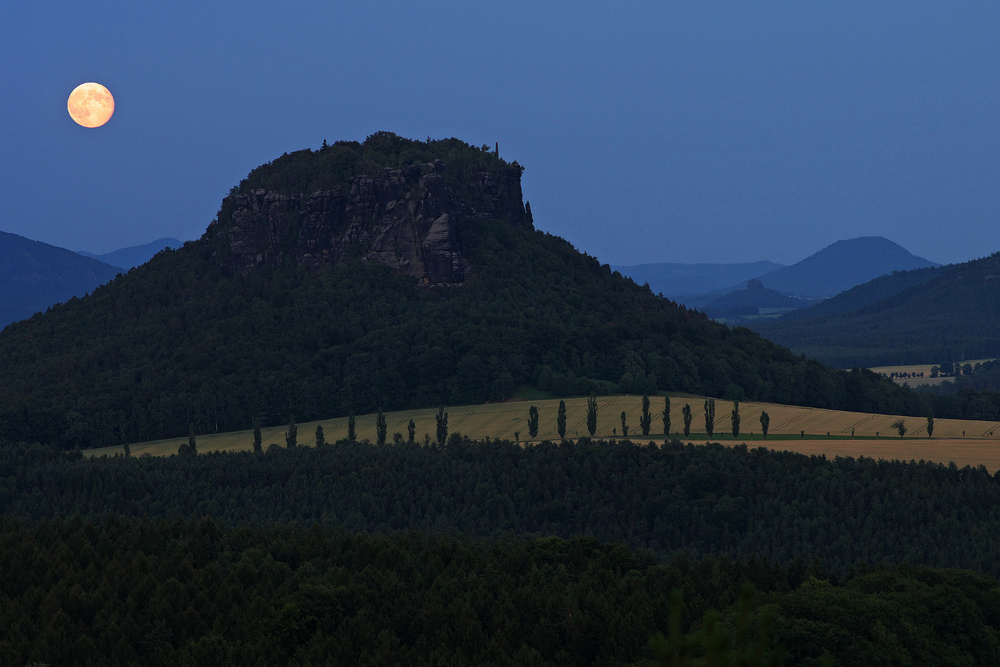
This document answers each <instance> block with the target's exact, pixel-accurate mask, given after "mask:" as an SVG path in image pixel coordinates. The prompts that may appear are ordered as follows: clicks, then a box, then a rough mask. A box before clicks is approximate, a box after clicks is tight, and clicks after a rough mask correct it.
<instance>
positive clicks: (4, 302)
mask: <svg viewBox="0 0 1000 667" xmlns="http://www.w3.org/2000/svg"><path fill="white" fill-rule="evenodd" d="M120 271H121V269H119V268H118V267H116V266H111V265H109V264H106V263H104V262H101V261H99V260H96V259H93V258H90V257H82V256H80V255H78V254H77V253H75V252H73V251H72V250H66V249H65V248H59V247H56V246H53V245H49V244H48V243H42V242H41V241H32V240H31V239H27V238H25V237H23V236H18V235H17V234H9V233H7V232H0V281H2V282H0V285H2V287H0V327H4V326H7V325H8V324H10V323H11V322H16V321H18V320H23V319H25V318H27V317H30V316H31V315H33V314H35V313H37V312H40V311H44V310H45V309H46V308H48V307H49V306H52V305H54V304H57V303H61V302H63V301H66V300H68V299H70V298H72V297H74V296H83V295H84V294H86V293H88V292H91V291H93V290H94V288H96V287H97V286H99V285H103V284H104V283H106V282H108V281H109V280H111V279H112V278H114V277H115V275H116V274H118V273H119V272H120Z"/></svg>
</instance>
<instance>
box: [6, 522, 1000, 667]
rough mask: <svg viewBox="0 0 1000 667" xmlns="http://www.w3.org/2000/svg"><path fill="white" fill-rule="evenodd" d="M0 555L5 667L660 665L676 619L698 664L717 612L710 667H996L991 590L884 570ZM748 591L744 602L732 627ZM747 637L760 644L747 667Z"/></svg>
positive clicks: (204, 550)
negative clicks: (655, 643) (776, 659)
mask: <svg viewBox="0 0 1000 667" xmlns="http://www.w3.org/2000/svg"><path fill="white" fill-rule="evenodd" d="M0 546H2V549H0V554H2V556H0V624H2V626H3V627H4V629H5V631H4V633H3V636H2V637H0V662H2V663H3V664H5V665H26V664H58V665H64V666H66V667H74V666H76V665H81V666H84V665H95V664H109V663H110V664H119V665H125V664H154V665H163V666H168V665H248V666H257V665H260V666H261V667H263V666H265V665H267V666H269V667H271V666H280V665H329V664H342V665H361V666H363V665H388V664H393V665H398V664H406V665H427V666H431V665H435V666H436V665H454V666H456V667H460V666H464V665H497V666H499V665H510V664H518V665H538V666H540V667H546V666H549V665H552V666H555V665H587V664H602V665H613V666H617V665H621V666H623V667H624V666H626V665H636V664H639V665H653V664H669V663H654V662H653V661H652V660H651V658H652V657H653V653H652V652H651V651H650V649H649V648H648V646H649V641H650V638H651V637H652V636H653V634H654V633H662V634H664V635H671V630H670V618H671V611H672V610H673V609H675V608H676V609H677V610H678V611H680V612H681V613H680V618H679V621H680V625H679V628H678V629H676V630H675V631H674V633H673V635H672V637H674V638H675V639H676V640H680V641H677V642H676V643H675V645H679V646H678V648H680V651H681V654H682V655H683V654H687V655H692V654H693V655H696V656H703V655H705V654H706V647H705V645H706V644H709V643H710V642H707V641H706V640H705V638H704V634H703V632H702V630H703V629H704V628H705V627H707V624H703V622H702V619H703V618H705V619H712V618H714V617H715V616H717V615H715V614H712V615H709V614H708V613H707V612H709V611H710V610H718V611H721V612H722V616H721V618H720V619H719V620H720V621H721V622H720V623H719V626H721V627H716V632H715V633H713V639H712V642H711V645H712V648H714V649H715V651H716V654H718V653H717V652H718V650H719V648H720V643H721V644H722V646H726V645H728V644H730V641H732V640H730V641H726V642H720V641H719V639H720V638H722V637H735V636H737V632H735V631H734V629H735V627H738V624H739V623H740V621H741V619H742V620H743V621H744V622H747V621H748V623H746V624H747V626H748V627H749V629H750V630H751V632H752V633H753V639H752V640H748V641H745V643H744V649H745V655H746V658H747V659H748V662H744V663H741V664H747V665H760V664H764V663H763V662H762V660H761V658H763V657H765V656H767V655H768V654H771V653H772V651H771V650H770V649H771V647H775V646H783V647H785V650H784V653H785V654H786V655H787V657H788V660H787V662H786V663H784V664H787V665H790V666H802V667H815V666H816V665H817V664H819V660H818V659H819V658H820V657H821V656H824V655H826V656H830V657H833V658H835V659H836V661H837V664H840V665H870V664H893V665H895V664H915V665H931V664H933V665H956V666H958V665H973V664H974V665H977V666H979V667H992V666H995V665H997V664H1000V659H998V656H1000V642H998V639H997V633H998V629H1000V615H998V613H997V609H998V608H1000V592H998V590H997V588H996V584H995V582H994V581H991V580H989V579H986V578H984V577H981V576H977V575H974V574H972V573H970V572H961V571H955V570H932V569H929V568H923V567H907V566H898V567H891V568H879V569H875V570H871V571H867V572H864V573H860V574H858V575H855V576H852V577H850V578H848V579H846V580H844V581H839V582H838V581H837V580H836V579H834V580H833V581H831V580H829V579H827V578H824V577H827V576H828V575H824V573H823V572H822V570H818V569H815V568H813V569H811V570H806V569H805V568H803V567H802V566H801V565H795V566H791V567H781V566H776V565H773V564H769V563H764V562H761V561H753V562H750V563H740V562H734V561H731V560H728V559H722V560H714V559H705V560H700V561H692V560H689V559H686V558H677V559H674V560H672V561H670V562H667V563H657V562H656V561H654V560H653V559H651V558H649V557H648V556H644V555H638V554H635V553H630V552H629V551H628V550H626V549H624V548H622V547H621V546H620V545H605V544H600V543H597V542H596V541H594V540H591V539H586V538H576V539H573V540H562V539H557V538H544V539H532V540H525V541H520V540H508V541H506V542H504V543H502V544H494V545H489V544H475V545H468V544H463V543H461V542H458V541H456V540H453V539H450V538H445V537H440V536H438V537H426V536H421V535H418V534H415V533H408V534H404V535H397V536H392V537H388V538H387V537H370V536H356V537H352V536H346V535H343V534H330V533H325V532H323V531H321V530H319V529H317V528H315V527H314V528H311V529H309V530H303V529H302V528H301V527H292V528H277V529H276V528H271V529H261V528H254V529H249V528H242V529H237V530H226V529H220V528H219V527H218V526H217V525H216V524H215V523H214V522H213V521H211V520H210V519H203V520H200V521H189V522H183V521H180V522H167V521H160V520H153V521H150V520H144V521H142V522H139V521H136V520H128V521H122V520H120V519H117V518H110V519H108V520H107V521H104V522H97V523H94V522H91V521H89V520H81V519H80V518H79V517H74V518H72V519H70V520H67V521H62V520H56V521H51V522H44V523H42V524H39V525H37V526H32V527H26V526H23V525H19V524H17V523H13V522H10V521H4V522H2V523H0ZM28 564H34V566H33V567H28V566H27V565H28ZM52 570H56V571H58V572H59V573H60V575H59V577H57V578H56V577H51V576H49V575H48V574H47V573H48V572H50V571H52ZM748 582H749V583H752V584H754V585H755V586H756V588H757V590H758V595H757V598H756V599H755V600H753V603H754V604H752V606H744V607H743V608H744V609H746V610H747V611H748V612H750V613H749V614H741V613H739V612H738V611H737V610H736V609H735V608H734V607H735V606H736V605H735V602H736V599H737V597H738V595H739V592H740V589H741V587H742V586H743V585H744V584H746V583H748ZM674 591H678V592H682V593H683V596H682V600H683V606H682V607H676V606H675V604H674V602H673V595H672V594H673V592H674ZM744 599H748V600H749V599H750V598H744ZM744 604H745V603H744ZM765 618H769V619H770V620H769V621H765V620H764V619H765ZM707 622H708V623H711V622H712V621H711V620H708V621H707ZM763 624H767V625H768V626H769V627H770V628H771V631H770V633H769V637H768V639H769V641H768V642H767V643H766V644H764V645H761V650H760V654H758V656H757V659H756V660H754V657H753V656H754V652H753V651H752V650H751V649H752V648H753V647H754V646H755V642H756V641H759V639H758V636H757V633H758V628H760V627H762V625H763ZM956 624H960V625H958V626H956ZM956 630H959V631H960V633H961V635H960V636H956V634H955V632H956ZM680 633H687V634H686V635H684V636H682V635H681V634H680ZM736 645H737V646H738V645H739V644H736ZM681 647H683V648H681ZM779 650H780V649H779ZM706 664H707V665H709V666H714V665H723V664H730V663H723V662H721V661H710V662H708V663H706Z"/></svg>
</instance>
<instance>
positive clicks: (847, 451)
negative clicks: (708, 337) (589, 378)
mask: <svg viewBox="0 0 1000 667" xmlns="http://www.w3.org/2000/svg"><path fill="white" fill-rule="evenodd" d="M565 400H566V436H567V437H568V438H576V437H578V436H584V435H587V434H588V433H587V398H586V397H576V398H567V399H565ZM597 401H598V418H597V433H596V436H597V437H604V438H610V437H615V436H620V435H621V413H622V412H623V411H624V412H625V413H626V418H627V424H628V426H629V438H630V439H633V440H637V441H641V440H643V439H644V438H643V436H642V435H641V431H640V429H639V417H640V416H641V414H642V397H640V396H600V397H598V399H597ZM704 402H705V398H704V397H701V396H691V395H685V394H671V395H670V404H671V405H670V408H671V409H670V420H671V424H670V437H671V438H674V437H677V438H681V439H684V440H688V441H692V442H698V441H706V440H707V435H706V433H705V413H704ZM685 403H686V404H689V405H690V406H691V412H692V415H693V420H692V423H691V435H690V437H687V438H684V436H683V430H682V429H683V419H682V416H681V410H682V408H683V406H684V404H685ZM531 405H535V406H536V407H537V408H538V413H539V428H538V435H537V436H536V437H535V439H534V441H535V442H540V441H542V440H556V439H558V437H559V435H558V433H557V431H556V416H557V414H558V407H559V399H542V400H534V401H512V402H506V403H487V404H484V405H466V406H450V407H447V408H446V409H445V411H446V412H447V413H448V432H449V434H451V433H456V432H458V433H462V434H463V435H468V436H470V437H472V438H476V439H485V438H487V437H488V438H491V439H510V440H514V439H515V438H516V439H519V440H520V441H521V442H530V441H531V439H530V438H529V437H528V408H529V406H531ZM732 408H733V404H732V403H731V402H728V401H723V400H720V399H716V401H715V422H714V424H715V428H714V435H713V436H712V440H713V441H715V442H723V443H747V444H748V445H751V446H760V445H764V444H767V445H768V446H769V447H772V448H774V449H781V450H791V451H799V452H803V453H807V454H826V455H827V456H831V457H832V456H855V457H857V456H869V457H873V458H884V459H902V460H910V459H915V460H920V459H925V460H928V461H936V462H941V463H950V462H954V463H956V464H958V465H960V466H963V465H966V464H968V465H985V466H986V467H987V468H988V469H989V470H990V471H991V472H993V471H996V470H998V469H1000V422H987V421H973V420H957V419H937V420H935V421H934V435H933V437H932V438H928V436H927V420H926V419H921V418H917V417H899V416H897V415H875V414H866V413H859V412H841V411H837V410H824V409H819V408H804V407H797V406H791V405H779V404H775V403H757V402H753V401H748V402H745V403H741V404H740V417H741V425H740V434H739V436H738V437H737V438H735V439H734V438H733V434H732V427H731V418H730V413H731V411H732ZM662 409H663V397H662V396H653V397H650V412H651V413H652V415H653V422H652V426H651V427H650V432H649V436H648V437H647V438H645V439H649V440H657V441H662V440H663V439H664V433H663V422H662V419H661V417H660V413H661V411H662ZM762 410H766V411H767V413H768V415H769V416H770V418H771V420H770V428H769V430H768V437H767V440H766V441H765V440H763V439H762V437H761V430H760V421H759V418H760V414H761V411H762ZM436 415H437V410H436V409H433V408H426V409H421V410H406V411H402V412H391V413H386V424H387V427H388V436H387V439H388V440H392V438H393V434H394V433H399V434H401V436H402V437H403V438H404V439H405V438H406V437H407V428H406V427H407V424H408V423H409V422H410V420H411V419H412V420H413V422H414V424H415V425H416V439H417V440H418V441H419V442H423V441H424V439H425V437H427V438H430V439H431V440H432V441H433V440H435V437H436V435H435V434H436V433H437V426H436V424H437V422H436ZM897 419H903V420H904V422H905V424H906V427H907V433H906V436H905V437H904V438H902V439H901V438H900V437H899V435H898V433H897V432H896V430H895V429H894V428H892V423H893V422H895V421H896V420H897ZM317 425H322V426H323V433H324V437H325V439H326V441H327V442H336V441H337V440H340V439H343V438H346V437H347V418H346V417H341V418H337V419H324V420H320V421H313V422H307V423H302V424H298V434H297V435H298V437H297V441H298V443H299V444H300V445H307V446H312V445H314V444H315V433H316V426H317ZM286 429H287V426H286V425H281V426H271V427H263V428H262V429H261V435H262V438H263V446H264V448H265V449H266V448H267V447H268V446H269V445H271V444H277V445H280V446H282V447H284V446H285V432H286ZM356 430H357V438H358V439H359V440H362V439H366V438H367V439H369V440H372V441H374V440H375V439H376V436H375V414H374V413H373V414H367V415H358V416H357V418H356ZM852 434H853V435H852ZM185 442H187V438H171V439H168V440H158V441H153V442H140V443H135V444H132V445H131V451H132V454H133V455H134V456H141V455H143V454H151V455H153V456H164V455H169V454H173V453H176V452H177V448H178V447H179V446H180V445H181V444H183V443H185ZM252 448H253V431H252V430H246V431H234V432H229V433H213V434H204V435H198V450H199V451H200V452H209V451H238V450H249V449H252ZM120 452H121V448H120V447H107V448H101V449H92V450H88V451H87V452H86V453H87V454H89V455H93V456H101V455H105V454H110V455H113V454H117V453H120Z"/></svg>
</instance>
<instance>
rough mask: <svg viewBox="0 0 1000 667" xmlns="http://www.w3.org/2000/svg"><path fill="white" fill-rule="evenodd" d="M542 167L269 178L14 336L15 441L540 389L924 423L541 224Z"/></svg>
mask: <svg viewBox="0 0 1000 667" xmlns="http://www.w3.org/2000/svg"><path fill="white" fill-rule="evenodd" d="M521 173H522V168H521V166H520V165H518V164H517V163H516V162H515V163H508V162H505V161H504V160H501V159H500V158H498V157H497V156H496V154H495V153H493V152H492V151H489V150H483V149H480V148H476V147H472V146H469V145H468V144H465V143H463V142H461V141H459V140H457V139H447V140H441V141H428V142H421V141H410V140H407V139H403V138H401V137H398V136H396V135H394V134H391V133H386V132H380V133H377V134H375V135H372V136H371V137H369V138H368V139H367V140H366V141H365V142H364V143H363V144H360V143H357V142H337V143H335V144H333V145H325V146H324V147H323V148H321V149H320V150H318V151H312V150H304V151H296V152H294V153H291V154H286V155H283V156H281V157H280V158H278V159H276V160H274V161H273V162H270V163H268V164H265V165H262V166H261V167H258V168H257V169H255V170H253V171H252V172H251V173H250V174H249V175H248V176H247V178H246V179H244V180H243V181H242V182H241V183H240V184H239V186H238V187H236V188H234V189H233V190H232V191H231V193H230V194H229V195H228V196H227V197H226V198H225V199H224V200H223V201H222V205H221V207H220V209H219V213H218V216H217V218H216V219H215V220H214V221H213V222H212V223H211V224H210V225H209V227H208V229H207V230H206V232H205V234H204V235H203V236H202V237H201V239H199V240H197V241H193V242H188V243H186V244H185V245H184V246H183V247H181V248H179V249H177V250H172V251H165V252H161V253H159V254H157V255H156V256H155V257H154V258H153V259H152V260H150V261H149V262H147V263H146V264H144V265H142V266H139V267H137V268H135V269H132V270H131V271H129V272H128V273H126V274H123V275H121V276H119V277H117V278H115V279H114V280H113V281H112V282H110V283H109V284H107V285H105V286H103V287H101V288H99V289H97V290H95V291H94V293H93V294H91V295H90V296H89V297H87V298H85V299H79V300H74V301H72V302H70V303H67V304H64V305H62V306H58V307H56V308H53V309H52V310H51V311H50V312H49V313H47V314H46V315H44V316H42V317H36V318H33V319H31V320H29V321H25V322H21V323H18V324H15V325H12V326H11V327H8V329H7V330H6V331H4V332H3V334H2V335H0V377H2V378H3V380H4V381H3V382H2V383H0V430H2V433H0V437H4V436H5V437H6V438H7V439H9V440H12V441H21V440H24V441H41V442H54V443H58V444H60V445H61V446H63V447H74V446H81V447H83V446H99V445H113V444H120V443H121V442H123V441H135V440H148V439H154V438H161V437H167V436H178V435H181V436H183V435H186V434H187V433H188V427H189V425H193V426H194V428H195V430H196V432H200V433H205V432H213V431H230V430H236V429H244V428H249V427H250V426H251V424H252V422H253V420H254V419H255V418H259V419H260V420H261V422H262V423H263V425H264V426H268V425H271V424H287V423H288V420H289V417H290V415H295V417H296V418H297V419H298V420H299V421H307V420H311V419H317V418H330V417H336V416H343V415H346V414H348V413H349V412H351V411H354V412H355V413H359V414H360V413H366V412H372V411H375V410H377V409H378V408H384V409H386V410H399V409H405V408H416V407H436V406H438V405H442V404H474V403H482V402H486V401H502V400H507V399H509V398H510V397H511V396H512V395H513V392H514V389H515V388H517V387H518V386H520V385H523V384H529V385H532V386H535V387H538V388H539V389H542V390H544V391H548V392H551V393H552V394H554V395H557V396H566V395H570V394H575V395H580V394H583V395H587V394H590V393H592V392H594V393H609V392H613V391H617V392H621V393H631V394H640V395H641V394H643V393H645V392H650V393H652V392H655V391H657V390H659V389H671V390H676V391H686V392H691V393H699V394H702V395H710V396H717V397H726V398H733V399H740V398H744V397H745V398H747V399H750V398H754V399H757V400H768V401H774V402H780V403H789V404H796V405H803V404H804V405H814V406H816V407H830V408H841V409H850V410H857V411H862V412H869V411H872V409H874V408H875V407H876V405H878V406H883V405H884V406H888V407H886V409H887V410H890V409H891V410H892V411H893V412H895V413H897V414H922V410H923V407H922V404H921V399H920V398H919V397H917V396H915V395H914V394H912V393H911V392H909V391H908V390H906V389H905V388H901V387H898V386H896V385H895V384H893V383H892V382H891V381H888V380H882V379H879V378H877V377H876V376H875V374H873V373H870V372H867V371H865V372H859V373H843V372H838V371H835V370H833V369H832V368H829V367H825V366H822V365H821V364H819V363H817V362H814V361H810V360H806V359H803V358H801V357H798V356H796V355H794V354H792V353H791V352H790V351H788V350H787V349H785V348H782V347H779V346H776V345H774V344H772V343H770V342H768V341H765V340H763V339H761V338H760V337H759V336H758V335H757V334H755V333H753V332H751V331H749V330H748V329H744V328H738V329H734V330H730V329H729V328H727V327H725V326H723V325H720V324H718V323H715V322H713V321H711V320H709V319H708V318H707V317H705V316H704V315H703V314H701V313H697V312H692V311H690V310H687V309H685V308H683V307H679V306H677V305H676V304H674V303H673V302H671V301H668V300H666V299H663V298H660V297H657V296H655V295H654V294H653V293H652V292H650V291H649V290H648V289H645V288H643V287H640V286H638V285H636V284H635V283H634V282H632V281H631V280H628V279H626V278H623V277H621V276H620V275H616V274H615V273H614V272H613V271H612V270H611V269H610V267H608V266H607V265H603V266H602V265H601V264H600V263H599V262H598V261H597V260H596V259H594V258H593V257H589V256H587V255H584V254H582V253H580V252H578V251H576V250H575V249H574V248H573V247H572V246H571V245H570V244H569V243H568V242H566V241H565V240H563V239H561V238H558V237H556V236H552V235H550V234H546V233H543V232H540V231H537V230H536V229H535V228H534V224H533V221H532V217H531V213H530V208H529V207H527V206H525V204H524V203H523V200H522V196H521ZM81 259H82V258H81ZM601 418H602V419H608V418H610V417H608V416H603V417H601ZM405 427H406V425H405V424H391V425H389V428H390V429H391V431H390V432H392V431H400V432H403V431H405V430H406V428H405ZM450 428H451V429H452V431H460V430H461V424H460V423H452V424H451V425H450Z"/></svg>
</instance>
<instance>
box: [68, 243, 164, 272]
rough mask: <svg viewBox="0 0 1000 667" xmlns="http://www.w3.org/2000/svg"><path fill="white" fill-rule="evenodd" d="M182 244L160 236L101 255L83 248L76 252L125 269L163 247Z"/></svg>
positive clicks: (136, 264)
mask: <svg viewBox="0 0 1000 667" xmlns="http://www.w3.org/2000/svg"><path fill="white" fill-rule="evenodd" d="M182 245H184V244H183V243H182V242H181V241H178V240H177V239H172V238H162V239H157V240H155V241H152V242H151V243H145V244H143V245H134V246H129V247H128V248H119V249H118V250H112V251H111V252H106V253H104V254H101V255H98V254H95V253H92V252H87V251H85V250H78V251H77V253H78V254H80V255H83V256H84V257H90V258H92V259H97V260H100V261H102V262H104V263H105V264H110V265H112V266H118V267H121V268H123V269H125V270H126V271H127V270H128V269H132V268H135V267H137V266H139V265H140V264H145V263H146V262H148V261H149V260H150V259H152V258H153V255H155V254H156V253H158V252H160V251H161V250H163V249H164V248H180V247H181V246H182Z"/></svg>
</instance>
